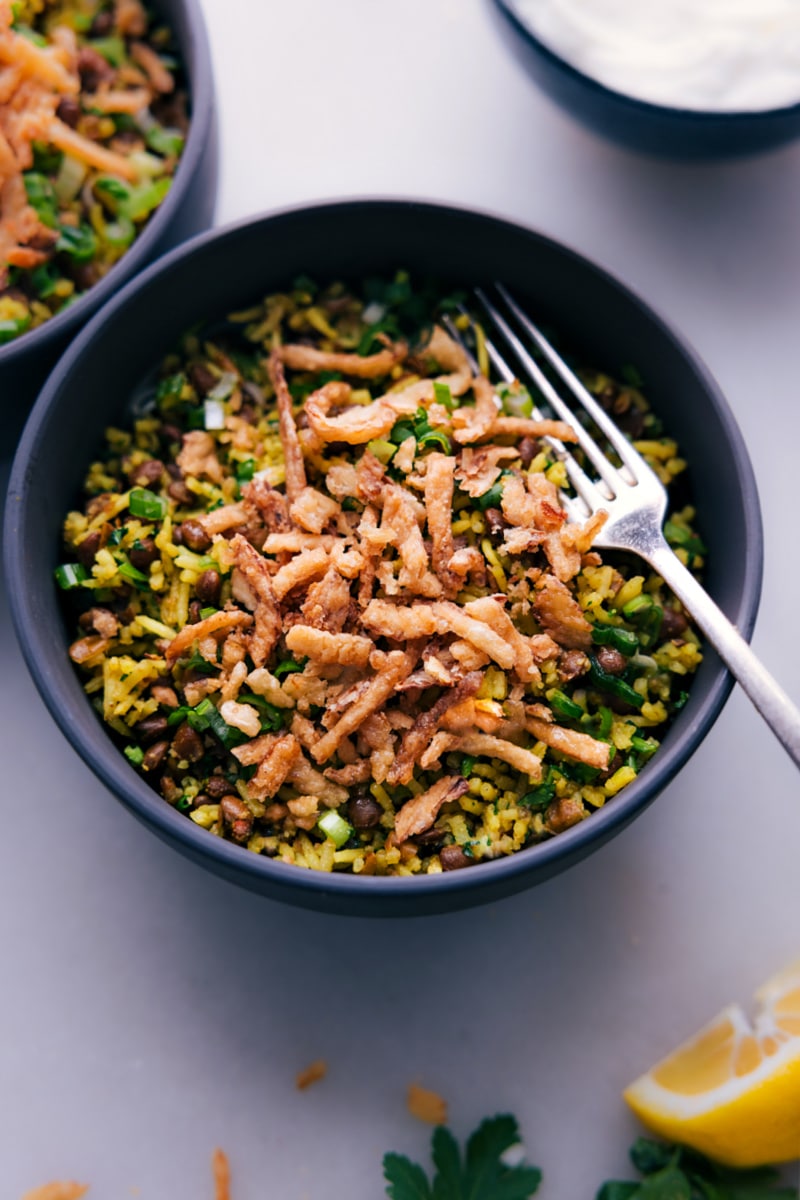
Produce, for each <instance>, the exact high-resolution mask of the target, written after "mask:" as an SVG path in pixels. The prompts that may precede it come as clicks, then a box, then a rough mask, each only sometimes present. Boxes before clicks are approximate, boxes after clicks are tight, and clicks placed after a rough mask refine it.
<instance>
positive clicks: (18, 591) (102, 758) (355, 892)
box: [3, 196, 763, 915]
mask: <svg viewBox="0 0 800 1200" xmlns="http://www.w3.org/2000/svg"><path fill="white" fill-rule="evenodd" d="M354 206H362V207H365V208H371V209H374V208H376V207H378V206H381V207H383V208H384V209H386V210H387V212H388V211H391V210H392V209H394V210H395V211H396V210H397V208H398V207H401V206H402V207H408V208H410V209H416V210H417V211H419V210H426V209H427V210H436V211H438V212H449V213H452V214H454V215H456V214H466V215H468V216H470V217H476V218H478V219H480V220H483V221H485V222H487V223H490V224H499V225H502V226H504V227H506V228H508V227H511V228H514V229H516V230H518V231H519V232H520V233H521V234H524V235H526V236H528V237H531V236H532V237H533V238H534V239H536V240H538V241H539V242H541V243H544V244H546V245H548V246H550V247H553V248H555V249H556V250H557V251H558V252H559V253H560V254H562V255H564V256H565V257H567V258H571V259H572V260H573V261H577V263H578V265H579V267H580V268H581V269H582V270H586V271H589V272H592V273H594V274H595V275H597V276H599V277H601V278H602V280H603V281H604V282H606V283H607V284H608V285H609V286H610V287H612V288H614V289H617V290H619V291H622V292H623V293H624V294H625V295H627V297H628V298H629V299H630V300H631V301H632V302H633V303H634V304H635V305H636V306H638V307H639V308H640V309H641V310H642V311H643V312H644V313H645V315H646V317H647V319H648V320H649V321H651V322H652V323H653V324H654V326H656V327H657V328H658V331H659V333H660V334H662V335H663V336H664V338H665V339H666V340H667V341H668V342H671V343H672V344H673V345H674V346H675V347H676V348H677V350H678V351H679V352H680V353H681V354H682V355H683V357H684V358H685V359H687V360H688V361H689V362H690V364H691V366H692V369H693V370H694V372H695V373H696V375H697V377H698V378H699V380H700V381H701V383H702V386H703V389H704V391H705V392H706V394H707V396H708V400H709V403H710V404H711V405H712V407H713V408H714V409H715V411H716V414H717V416H718V419H719V420H720V422H721V423H722V424H723V426H724V428H725V429H726V433H727V437H728V439H729V444H730V447H731V451H732V454H733V457H734V460H735V465H736V472H737V478H738V480H739V484H740V487H741V492H742V498H743V509H744V514H745V524H746V537H745V551H744V568H743V579H742V594H741V601H740V611H739V613H737V614H735V615H734V618H733V619H735V620H736V623H737V626H738V628H739V630H740V632H741V633H742V635H743V636H744V637H749V636H750V635H751V634H752V631H753V628H754V625H755V619H756V615H757V612H758V603H759V599H760V593H761V580H762V572H763V531H762V523H761V510H760V504H759V500H758V491H757V487H756V481H755V476H754V474H753V468H752V464H751V462H750V457H749V455H748V452H747V448H746V445H745V442H744V438H743V436H742V434H741V431H740V430H739V427H738V425H737V424H736V421H735V419H734V416H733V414H732V412H731V410H730V408H729V407H728V404H727V401H726V400H725V398H724V397H723V395H722V392H721V391H720V389H719V386H718V385H717V383H716V381H715V380H714V378H713V376H712V375H711V374H710V372H709V370H708V368H707V367H706V366H705V364H704V363H703V362H702V360H701V359H700V357H699V356H698V355H697V353H696V352H695V350H694V349H693V348H692V346H691V345H690V344H689V343H688V342H687V341H686V339H685V338H684V337H683V336H682V335H681V334H679V333H678V332H677V331H676V330H674V329H673V328H672V327H671V325H670V324H669V323H668V322H666V321H665V320H664V319H663V318H662V317H660V316H659V315H658V314H657V313H655V312H654V311H653V309H652V308H651V307H650V305H649V304H647V303H646V302H645V301H644V300H642V299H641V297H639V296H638V295H637V294H636V293H635V292H634V291H632V290H631V289H630V288H628V287H627V285H626V284H624V283H622V282H621V281H620V280H618V279H617V278H616V277H615V276H613V275H612V274H611V273H610V272H608V271H606V270H605V269H604V268H603V267H600V266H598V265H597V264H595V263H594V262H593V261H591V260H590V259H587V258H586V257H585V255H583V254H580V253H578V252H577V251H575V250H573V249H571V248H570V247H567V246H565V245H564V243H563V242H560V241H558V240H557V239H555V238H550V237H548V236H547V235H545V234H541V233H539V232H538V231H536V230H533V229H531V228H529V227H527V226H524V225H520V224H519V223H518V222H514V221H510V220H508V219H507V218H505V217H502V216H500V215H498V214H495V213H491V212H487V211H485V210H480V209H475V208H467V207H465V206H461V205H453V204H446V203H441V202H438V201H437V202H430V201H426V200H416V199H410V198H405V197H404V198H400V199H398V198H394V197H380V196H378V197H353V198H345V199H340V200H336V201H333V202H330V201H323V202H319V203H312V204H299V205H293V206H290V207H286V208H281V209H276V210H272V211H269V212H268V213H266V214H262V215H260V216H256V217H248V218H246V219H244V220H242V221H238V222H235V223H234V224H231V225H227V226H225V227H223V228H220V229H212V230H208V231H206V232H205V233H201V234H198V235H197V236H196V237H194V238H192V239H191V240H189V241H187V242H184V243H182V244H181V245H180V246H178V247H177V248H176V249H174V250H172V251H171V252H170V253H168V254H166V255H164V257H162V258H160V259H159V260H158V261H157V262H155V263H153V264H152V265H151V266H149V267H148V268H147V269H146V270H145V271H143V272H142V273H141V274H140V275H138V276H137V277H136V278H135V279H133V280H131V281H130V282H129V283H128V284H127V285H126V286H125V287H124V288H123V289H122V291H120V293H119V294H118V295H117V296H115V297H114V299H113V300H111V301H110V302H109V303H108V304H107V305H106V306H105V308H104V309H102V310H101V311H100V312H98V313H97V314H96V315H95V316H94V317H93V318H92V320H91V321H90V322H89V323H88V325H86V327H85V328H84V329H83V330H82V331H81V332H80V334H79V335H78V337H77V338H76V339H75V340H74V341H73V342H72V343H71V345H70V347H69V348H68V349H67V351H66V352H65V353H64V355H63V356H62V358H61V359H60V360H59V362H58V364H57V365H56V367H55V368H54V370H53V372H52V373H51V375H50V377H49V379H48V381H47V383H46V384H45V387H44V389H43V390H42V392H41V393H40V395H39V398H38V400H37V401H36V404H35V405H34V408H33V411H32V412H31V415H30V417H29V419H28V422H27V424H26V426H25V430H24V432H23V435H22V439H21V441H20V443H19V446H18V449H17V453H16V456H15V459H14V463H13V466H12V470H11V477H10V483H9V489H8V496H7V501H6V521H5V529H4V538H3V541H4V566H5V571H6V579H7V580H8V584H9V599H10V606H11V614H12V618H13V621H14V625H15V627H16V630H17V634H18V638H19V642H20V645H21V648H22V653H23V656H24V658H25V661H26V663H27V665H28V669H29V670H30V672H31V675H32V677H33V679H34V682H35V683H36V686H37V688H38V690H39V692H40V694H41V696H42V698H43V699H44V702H45V704H46V706H47V708H48V710H49V711H50V714H51V715H52V717H53V718H54V719H55V721H56V723H57V724H58V726H59V728H60V729H61V731H62V733H63V734H64V735H65V737H66V738H67V740H68V741H70V743H71V745H72V746H73V748H74V749H76V750H77V752H78V753H79V754H80V756H81V757H82V758H83V760H84V762H85V763H86V764H87V765H88V766H89V767H90V768H91V770H92V771H93V772H94V773H95V775H97V777H98V778H99V779H100V780H101V781H102V782H103V783H104V784H105V785H106V786H107V787H108V788H109V789H110V790H111V792H112V793H113V794H114V796H115V797H116V798H118V799H120V800H121V801H122V802H123V803H124V804H125V805H126V807H128V808H129V809H131V810H132V811H133V813H134V814H135V815H136V816H138V817H139V819H141V820H142V821H143V822H144V823H145V824H147V825H149V826H151V827H153V828H154V829H155V830H156V831H157V832H158V833H159V834H160V836H162V837H163V838H165V840H167V841H172V840H173V839H174V840H175V841H176V842H178V843H182V844H183V846H184V848H185V849H186V851H187V852H188V853H189V854H190V856H191V857H193V858H194V859H195V860H198V859H200V860H207V864H208V866H209V867H212V868H214V867H216V868H217V869H222V870H223V871H224V872H225V873H226V874H227V875H228V877H229V878H231V877H232V878H235V877H237V876H238V877H239V878H238V882H240V883H242V884H243V885H244V886H247V884H246V883H245V879H246V878H247V879H251V880H252V881H253V886H254V888H255V890H259V889H258V881H259V880H264V879H265V878H266V880H270V879H271V880H272V881H273V882H274V884H275V887H276V889H281V890H282V891H284V892H285V891H288V890H294V889H296V890H297V891H298V892H304V893H306V895H310V894H316V895H317V897H318V898H319V899H320V900H322V898H323V897H324V896H326V895H328V896H334V895H338V896H342V897H344V896H348V897H355V896H358V897H359V899H361V898H363V900H364V904H365V914H364V915H367V913H368V906H369V899H370V896H374V897H375V898H376V899H377V898H380V899H381V900H387V901H391V900H392V899H394V900H396V901H397V902H398V903H401V902H402V900H407V899H409V898H410V897H413V898H414V900H423V899H424V898H425V897H427V896H431V897H435V898H437V899H439V898H441V899H442V901H443V903H444V897H445V896H447V895H448V894H449V895H455V894H458V893H463V892H471V891H473V890H478V891H480V889H481V888H482V887H483V886H485V887H487V889H489V888H491V885H492V884H501V883H502V882H507V881H510V880H511V879H513V878H514V877H516V876H518V875H524V874H527V873H528V872H531V873H532V874H540V875H541V876H542V877H544V876H546V875H547V874H548V873H553V872H554V871H556V870H557V869H558V866H557V864H558V863H559V862H560V860H571V859H572V858H573V857H574V856H580V854H581V851H582V850H583V851H585V852H588V850H589V848H591V843H592V842H594V841H597V842H598V843H602V842H603V841H605V840H607V838H609V837H610V836H612V835H613V834H614V833H615V832H617V831H618V830H619V829H621V828H623V827H624V826H625V825H627V824H628V823H629V822H630V821H631V820H632V819H633V818H634V817H635V816H636V815H638V814H639V813H640V812H641V811H642V810H643V809H644V808H646V807H647V805H648V804H649V803H650V802H651V800H652V799H653V798H654V797H655V796H656V795H657V794H658V793H659V792H660V791H661V790H662V789H663V788H664V787H665V786H666V785H667V783H669V781H670V780H671V779H672V778H673V777H674V776H675V774H676V773H677V772H678V770H679V769H680V768H681V767H682V766H683V765H684V763H685V762H686V761H688V759H689V757H690V756H691V755H692V754H693V752H694V750H695V749H696V748H697V746H698V745H699V744H700V742H701V741H702V739H703V738H704V737H705V735H706V733H707V732H708V730H709V729H710V728H711V726H712V725H713V723H714V721H715V720H716V718H717V716H718V715H719V713H720V711H721V710H722V707H723V705H724V703H725V701H726V700H727V698H728V695H729V694H730V691H731V688H732V686H733V678H732V676H731V675H730V673H729V672H728V671H727V669H726V668H725V667H724V665H723V664H722V663H721V662H718V665H717V673H716V676H715V677H714V678H713V679H712V680H711V682H710V685H709V688H708V695H707V697H706V700H705V704H704V708H703V710H702V712H701V713H699V714H698V719H697V720H696V721H695V722H694V723H693V725H692V726H691V727H690V728H687V729H685V730H684V735H683V737H682V739H681V740H680V741H679V742H677V741H676V742H674V743H673V744H672V745H670V746H667V747H663V746H662V748H661V750H660V751H659V754H658V755H657V756H656V757H655V758H654V760H653V762H652V763H651V764H649V768H648V771H646V772H645V773H644V774H643V775H642V776H640V777H639V778H638V779H637V780H635V781H634V782H633V783H631V784H630V785H629V786H628V787H627V788H625V789H624V790H623V791H622V792H621V793H620V795H619V796H616V797H615V798H614V800H613V803H611V804H608V805H605V806H604V807H603V808H601V809H600V810H598V811H597V812H595V813H594V814H593V815H592V816H591V817H590V818H589V819H588V820H586V821H582V822H580V823H579V824H578V825H576V826H573V827H572V828H571V829H568V830H566V831H565V832H564V833H560V834H558V836H557V837H554V838H552V839H551V840H549V841H546V842H541V843H539V844H537V845H533V846H529V847H527V848H526V849H524V850H520V851H517V852H516V853H515V854H513V855H510V856H508V857H506V858H498V859H494V860H492V861H490V862H483V863H481V864H479V865H478V866H476V868H475V869H466V870H461V871H450V872H445V873H442V874H440V875H414V876H406V877H394V876H392V877H380V876H371V877H367V878H364V877H362V876H357V875H344V874H337V873H335V872H334V873H327V872H318V871H312V870H306V869H301V868H298V867H293V866H290V865H288V864H284V863H279V862H276V861H274V860H272V859H269V858H266V857H264V856H263V855H256V854H253V853H250V852H248V851H246V850H243V849H242V848H241V847H238V846H235V845H232V844H231V843H229V842H227V841H225V840H223V839H222V838H218V837H213V836H211V835H209V833H208V832H207V831H206V830H203V829H200V828H199V827H198V826H197V825H195V824H194V823H193V822H192V821H188V820H187V819H186V817H185V816H183V815H182V814H181V813H178V812H177V811H175V810H174V809H173V808H171V807H170V806H169V805H168V804H166V803H165V802H164V801H163V799H162V798H161V797H160V796H157V795H156V794H155V793H154V792H153V791H152V790H151V789H150V788H149V787H148V786H147V784H146V783H145V782H144V781H143V780H142V779H141V778H140V777H139V776H138V775H137V774H136V773H135V771H134V769H133V768H132V767H131V766H130V764H129V763H128V762H127V761H126V759H125V757H124V756H123V755H122V754H121V753H120V751H119V749H118V748H117V747H116V746H115V745H114V743H113V742H112V741H111V739H110V738H109V737H108V736H107V734H106V732H105V730H104V728H103V726H102V724H101V722H100V721H99V720H98V722H97V727H96V735H95V732H94V731H93V733H92V736H91V738H89V739H86V740H83V739H82V738H80V737H75V736H74V731H73V730H72V728H71V726H70V723H69V719H68V712H69V707H70V704H71V703H72V701H71V700H70V698H69V697H68V696H66V695H64V696H60V695H59V694H58V685H57V684H55V685H54V684H53V681H52V679H51V678H50V676H49V673H48V670H47V663H48V661H49V659H50V656H51V654H52V649H53V647H52V639H49V640H48V636H47V631H46V630H42V629H41V628H39V627H38V624H37V623H36V622H34V621H33V620H32V619H31V617H30V613H29V610H28V609H27V606H26V605H25V602H24V592H25V589H24V588H20V587H19V586H14V585H15V583H16V584H17V585H18V584H19V581H20V580H21V579H24V578H25V575H26V558H27V556H26V552H25V547H24V545H23V544H22V542H21V539H20V538H19V537H18V536H17V531H18V522H17V520H16V513H17V512H18V511H19V510H20V507H21V501H22V499H23V497H24V496H25V493H26V492H27V491H28V488H29V487H30V478H31V470H30V465H31V464H32V463H35V462H36V459H37V456H38V448H39V446H40V445H41V443H42V442H43V441H44V440H46V437H47V426H48V418H49V417H50V414H51V410H52V409H53V408H54V407H55V406H56V403H57V400H58V392H59V390H60V387H61V383H62V380H63V379H64V378H66V377H68V376H69V375H71V374H72V373H73V371H74V368H75V367H76V365H77V364H79V363H80V360H81V357H82V355H83V353H84V351H86V350H90V348H91V344H92V342H93V341H94V340H95V339H99V338H100V337H102V331H103V326H104V324H105V321H106V320H107V319H108V318H109V316H110V315H111V314H115V313H116V312H117V311H118V310H119V309H121V308H123V307H124V306H125V305H126V304H127V302H128V301H129V299H131V298H132V297H134V296H135V295H136V294H137V293H138V292H139V290H140V289H142V288H144V287H146V286H148V285H149V283H150V282H151V280H153V279H155V278H157V277H158V276H159V275H162V274H166V273H167V272H169V271H170V270H171V269H172V268H173V266H176V265H177V264H179V263H181V262H182V261H183V260H184V259H186V258H187V257H189V256H191V255H194V254H196V253H198V252H202V250H203V249H204V247H206V246H207V245H209V244H210V243H214V242H219V241H224V240H225V239H227V238H230V239H236V238H237V237H239V236H240V235H241V234H242V233H243V232H244V231H246V230H250V231H252V236H253V237H257V236H258V235H257V232H256V231H257V230H259V229H260V228H261V227H262V226H263V225H264V224H265V223H273V222H275V221H280V220H282V219H289V220H291V219H292V218H293V217H295V216H297V215H299V214H303V213H313V212H314V211H335V210H337V209H352V208H353V207H354ZM709 653H712V652H711V651H710V650H709ZM689 704H691V698H690V701H689ZM687 712H688V706H687ZM565 865H568V862H567V863H566V864H565ZM548 869H549V870H548ZM523 886H524V885H523Z"/></svg>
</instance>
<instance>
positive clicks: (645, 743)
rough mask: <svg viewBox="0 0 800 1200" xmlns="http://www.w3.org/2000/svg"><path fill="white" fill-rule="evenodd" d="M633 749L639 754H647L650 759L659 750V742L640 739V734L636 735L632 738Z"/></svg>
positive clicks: (653, 739)
mask: <svg viewBox="0 0 800 1200" xmlns="http://www.w3.org/2000/svg"><path fill="white" fill-rule="evenodd" d="M631 747H632V748H633V749H634V750H636V751H637V752H638V753H639V754H646V755H648V757H649V756H650V755H651V754H655V752H656V750H657V749H658V742H657V741H656V739H655V738H643V737H639V735H638V734H634V736H633V737H632V738H631Z"/></svg>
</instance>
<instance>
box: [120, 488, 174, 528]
mask: <svg viewBox="0 0 800 1200" xmlns="http://www.w3.org/2000/svg"><path fill="white" fill-rule="evenodd" d="M128 509H129V511H130V514H131V516H132V517H143V518H144V519H145V520H146V521H160V520H161V518H162V517H163V516H164V513H165V512H166V511H167V503H166V500H162V499H161V497H160V496H157V495H156V494H155V492H151V491H150V489H149V488H134V489H133V491H132V492H131V494H130V498H129V500H128Z"/></svg>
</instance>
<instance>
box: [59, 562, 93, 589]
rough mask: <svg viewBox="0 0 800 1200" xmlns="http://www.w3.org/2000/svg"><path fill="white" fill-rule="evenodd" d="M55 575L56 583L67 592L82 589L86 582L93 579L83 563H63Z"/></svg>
mask: <svg viewBox="0 0 800 1200" xmlns="http://www.w3.org/2000/svg"><path fill="white" fill-rule="evenodd" d="M54 574H55V577H56V583H57V584H58V586H59V587H60V588H62V589H63V590H64V591H65V592H69V591H72V589H73V588H79V587H82V586H83V585H84V583H85V582H86V580H87V579H90V578H91V576H90V575H89V572H88V571H87V570H86V567H84V566H82V565H81V563H62V564H61V566H59V567H56V569H55V572H54Z"/></svg>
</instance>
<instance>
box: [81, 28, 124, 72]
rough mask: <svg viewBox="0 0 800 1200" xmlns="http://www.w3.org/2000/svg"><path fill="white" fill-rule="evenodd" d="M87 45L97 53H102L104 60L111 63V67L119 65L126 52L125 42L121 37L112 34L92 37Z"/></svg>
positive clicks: (122, 61)
mask: <svg viewBox="0 0 800 1200" xmlns="http://www.w3.org/2000/svg"><path fill="white" fill-rule="evenodd" d="M89 45H90V46H91V48H92V49H93V50H96V51H97V53H98V54H102V56H103V58H104V59H105V60H106V62H109V63H111V66H112V67H121V66H122V64H123V63H124V62H125V58H126V55H127V52H126V50H125V42H124V41H123V40H122V38H121V37H117V36H116V35H112V36H111V37H104V38H92V39H91V40H90V42H89Z"/></svg>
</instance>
